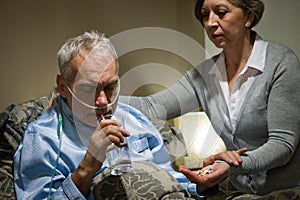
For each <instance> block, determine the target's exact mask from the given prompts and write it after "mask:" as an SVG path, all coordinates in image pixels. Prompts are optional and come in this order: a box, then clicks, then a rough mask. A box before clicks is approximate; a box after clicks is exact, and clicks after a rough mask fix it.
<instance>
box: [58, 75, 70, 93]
mask: <svg viewBox="0 0 300 200" xmlns="http://www.w3.org/2000/svg"><path fill="white" fill-rule="evenodd" d="M56 85H57V88H58V90H59V94H60V96H62V97H63V98H66V97H67V91H66V89H67V88H66V83H65V81H64V79H63V77H62V75H59V74H58V75H57V76H56Z"/></svg>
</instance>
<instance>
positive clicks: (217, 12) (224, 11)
mask: <svg viewBox="0 0 300 200" xmlns="http://www.w3.org/2000/svg"><path fill="white" fill-rule="evenodd" d="M216 14H217V15H218V16H219V17H220V18H222V17H224V16H225V15H226V14H227V11H226V10H218V11H216Z"/></svg>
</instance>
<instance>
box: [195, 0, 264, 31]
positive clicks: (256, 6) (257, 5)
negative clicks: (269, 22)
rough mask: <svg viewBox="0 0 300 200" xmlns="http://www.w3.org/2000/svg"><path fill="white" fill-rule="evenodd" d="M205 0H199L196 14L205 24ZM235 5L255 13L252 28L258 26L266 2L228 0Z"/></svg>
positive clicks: (257, 0)
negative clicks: (203, 13)
mask: <svg viewBox="0 0 300 200" xmlns="http://www.w3.org/2000/svg"><path fill="white" fill-rule="evenodd" d="M204 1H205V0H198V1H197V3H196V6H195V13H194V14H195V16H196V18H197V19H198V20H199V21H200V22H201V24H202V25H203V16H202V14H201V8H202V6H203V3H204ZM228 1H229V2H231V3H232V4H233V5H235V6H237V7H239V8H241V9H243V10H244V12H247V11H250V12H252V13H253V14H254V20H253V22H252V24H251V26H250V27H251V28H253V27H254V26H256V25H257V24H258V23H259V21H260V20H261V18H262V16H263V13H264V10H265V6H264V3H263V2H262V1H261V0H228Z"/></svg>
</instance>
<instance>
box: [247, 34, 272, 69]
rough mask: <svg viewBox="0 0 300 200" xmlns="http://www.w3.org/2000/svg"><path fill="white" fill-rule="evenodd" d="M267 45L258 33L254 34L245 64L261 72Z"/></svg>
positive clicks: (263, 66)
mask: <svg viewBox="0 0 300 200" xmlns="http://www.w3.org/2000/svg"><path fill="white" fill-rule="evenodd" d="M267 45H268V43H267V42H266V41H264V40H263V39H262V38H261V37H260V36H259V35H258V34H256V38H255V42H254V45H253V48H252V52H251V54H250V57H249V59H248V62H247V65H246V66H249V67H252V68H255V69H257V70H259V71H261V72H263V71H264V68H265V61H266V52H267Z"/></svg>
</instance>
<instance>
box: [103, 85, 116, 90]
mask: <svg viewBox="0 0 300 200" xmlns="http://www.w3.org/2000/svg"><path fill="white" fill-rule="evenodd" d="M115 88H116V84H113V85H108V86H106V87H105V91H106V92H113V91H114V90H115Z"/></svg>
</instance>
